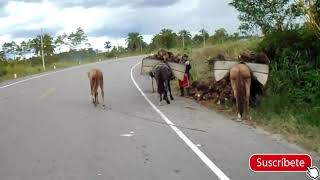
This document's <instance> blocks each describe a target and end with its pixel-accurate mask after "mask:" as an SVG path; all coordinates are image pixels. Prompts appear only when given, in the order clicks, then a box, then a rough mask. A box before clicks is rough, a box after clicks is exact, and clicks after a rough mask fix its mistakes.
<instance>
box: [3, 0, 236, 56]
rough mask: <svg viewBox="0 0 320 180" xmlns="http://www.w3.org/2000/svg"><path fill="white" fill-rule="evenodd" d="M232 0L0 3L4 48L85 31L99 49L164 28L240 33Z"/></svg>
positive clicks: (19, 0) (26, 0)
mask: <svg viewBox="0 0 320 180" xmlns="http://www.w3.org/2000/svg"><path fill="white" fill-rule="evenodd" d="M229 2H230V1H229V0H15V1H11V0H0V45H2V44H3V43H4V42H11V41H12V40H13V41H16V42H18V43H19V42H21V41H22V40H27V39H30V38H34V37H36V36H37V35H39V34H40V32H41V31H40V29H41V28H42V29H43V32H44V33H48V34H50V35H51V36H57V35H60V34H62V33H67V34H69V33H71V32H74V31H76V29H77V28H78V27H81V28H82V29H83V30H84V31H85V33H86V34H87V36H88V40H89V43H90V44H91V45H92V47H93V48H94V49H100V50H103V44H104V42H105V41H111V43H112V45H114V46H117V45H121V46H125V45H126V42H125V38H126V36H127V34H128V32H139V33H140V34H142V35H143V37H144V40H145V41H146V42H148V43H149V42H150V41H151V38H152V37H153V35H154V34H156V33H158V32H160V30H161V29H163V28H170V29H172V30H174V31H175V32H178V31H179V30H182V29H186V30H188V31H190V32H192V34H195V33H197V32H198V31H199V30H200V29H201V28H205V29H206V30H208V31H209V33H210V34H212V33H213V32H214V30H216V29H218V28H222V27H223V28H225V29H226V30H227V31H228V32H229V33H234V32H237V29H238V26H239V20H238V19H237V16H238V13H237V11H236V10H235V9H234V8H233V7H231V6H229V5H228V3H229Z"/></svg>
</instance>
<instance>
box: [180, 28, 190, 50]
mask: <svg viewBox="0 0 320 180" xmlns="http://www.w3.org/2000/svg"><path fill="white" fill-rule="evenodd" d="M178 34H179V39H181V40H182V47H184V45H185V42H188V41H190V40H191V33H190V32H189V31H187V30H185V29H183V30H181V31H180V32H178Z"/></svg>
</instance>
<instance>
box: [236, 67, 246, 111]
mask: <svg viewBox="0 0 320 180" xmlns="http://www.w3.org/2000/svg"><path fill="white" fill-rule="evenodd" d="M236 83H237V84H236V85H237V96H238V97H237V99H238V101H237V106H238V111H239V113H240V115H241V117H242V115H243V111H244V107H245V96H246V89H245V83H244V79H243V77H242V75H241V72H240V71H239V72H238V76H237V79H236Z"/></svg>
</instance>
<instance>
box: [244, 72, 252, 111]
mask: <svg viewBox="0 0 320 180" xmlns="http://www.w3.org/2000/svg"><path fill="white" fill-rule="evenodd" d="M244 83H245V88H246V105H245V113H246V114H248V111H249V105H250V88H251V78H248V79H245V80H244Z"/></svg>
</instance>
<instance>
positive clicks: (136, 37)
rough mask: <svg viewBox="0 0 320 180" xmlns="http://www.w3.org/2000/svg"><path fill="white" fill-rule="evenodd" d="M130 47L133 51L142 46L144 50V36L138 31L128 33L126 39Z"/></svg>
mask: <svg viewBox="0 0 320 180" xmlns="http://www.w3.org/2000/svg"><path fill="white" fill-rule="evenodd" d="M126 42H127V45H128V49H129V50H131V51H136V50H137V49H139V48H140V50H142V46H143V44H144V42H143V37H142V36H141V35H140V33H138V32H130V33H128V37H127V39H126Z"/></svg>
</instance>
